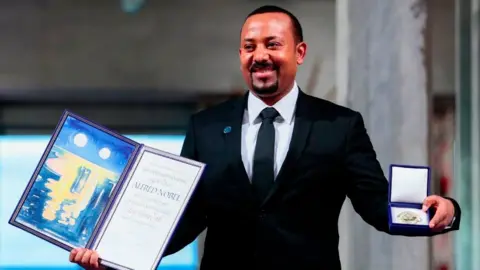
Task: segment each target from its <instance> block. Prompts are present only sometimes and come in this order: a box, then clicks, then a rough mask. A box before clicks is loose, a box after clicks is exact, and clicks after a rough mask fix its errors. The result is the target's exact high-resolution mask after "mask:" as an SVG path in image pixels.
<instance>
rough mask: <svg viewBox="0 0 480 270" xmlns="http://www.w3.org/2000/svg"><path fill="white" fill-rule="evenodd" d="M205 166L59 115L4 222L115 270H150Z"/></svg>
mask: <svg viewBox="0 0 480 270" xmlns="http://www.w3.org/2000/svg"><path fill="white" fill-rule="evenodd" d="M204 168H205V164H203V163H199V162H196V161H193V160H189V159H186V158H183V157H180V156H177V155H174V154H171V153H167V152H164V151H160V150H157V149H154V148H151V147H148V146H146V145H143V144H140V143H137V142H135V141H132V140H130V139H128V138H126V137H124V136H122V135H120V134H117V133H115V132H112V131H110V130H108V129H106V128H105V127H102V126H100V125H98V124H96V123H93V122H91V121H89V120H87V119H85V118H82V117H80V116H78V115H75V114H73V113H71V112H69V111H65V113H64V114H63V115H62V117H61V119H60V122H59V124H58V126H57V128H56V129H55V132H54V134H53V136H52V138H51V140H50V142H49V144H48V146H47V147H46V150H45V152H44V154H43V156H42V158H41V160H40V162H39V164H38V166H37V168H36V169H35V171H34V172H33V176H32V177H31V179H30V181H29V183H28V185H27V187H26V189H25V191H24V192H23V194H22V196H21V198H20V201H19V203H18V205H17V207H16V208H15V211H14V213H13V214H12V216H11V218H10V220H9V223H10V224H11V225H13V226H15V227H18V228H20V229H22V230H24V231H26V232H29V233H31V234H33V235H35V236H37V237H40V238H42V239H44V240H46V241H48V242H50V243H52V244H54V245H57V246H59V247H61V248H63V249H65V250H67V251H71V250H72V249H73V248H76V247H85V248H89V249H94V250H97V251H98V252H99V254H100V256H101V262H102V264H103V265H105V266H109V267H112V268H115V269H135V270H149V269H156V268H157V267H158V265H159V264H160V261H161V258H162V254H163V253H164V251H165V248H166V246H167V244H168V241H169V239H170V237H171V235H172V233H173V230H174V229H175V227H176V224H177V222H178V220H179V219H180V217H181V215H182V213H183V211H184V209H185V206H186V205H187V203H188V201H189V199H190V197H191V195H192V192H193V191H194V189H195V187H196V185H197V183H198V181H199V179H200V176H201V175H202V173H203V170H204Z"/></svg>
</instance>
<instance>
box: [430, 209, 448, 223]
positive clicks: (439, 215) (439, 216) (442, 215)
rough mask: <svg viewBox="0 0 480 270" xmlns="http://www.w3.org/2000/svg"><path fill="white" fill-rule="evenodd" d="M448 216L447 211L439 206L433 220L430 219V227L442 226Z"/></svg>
mask: <svg viewBox="0 0 480 270" xmlns="http://www.w3.org/2000/svg"><path fill="white" fill-rule="evenodd" d="M446 217H447V211H445V209H444V208H443V207H442V208H438V209H437V212H436V213H435V216H433V218H432V220H430V224H429V226H430V228H435V227H437V225H439V226H441V225H442V221H444V220H445V219H446Z"/></svg>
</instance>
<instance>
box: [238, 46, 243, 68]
mask: <svg viewBox="0 0 480 270" xmlns="http://www.w3.org/2000/svg"><path fill="white" fill-rule="evenodd" d="M238 59H239V60H240V61H238V63H239V65H238V67H239V68H240V70H242V49H238Z"/></svg>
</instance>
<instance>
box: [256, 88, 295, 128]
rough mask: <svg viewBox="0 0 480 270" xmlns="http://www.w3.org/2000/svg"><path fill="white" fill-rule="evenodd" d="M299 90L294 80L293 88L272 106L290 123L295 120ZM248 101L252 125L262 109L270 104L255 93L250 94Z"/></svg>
mask: <svg viewBox="0 0 480 270" xmlns="http://www.w3.org/2000/svg"><path fill="white" fill-rule="evenodd" d="M298 91H299V90H298V86H297V82H294V84H293V87H292V89H291V90H290V91H289V92H288V93H287V94H286V95H285V96H284V97H283V98H282V99H280V100H279V101H278V102H277V103H275V104H274V105H273V106H272V107H273V108H275V109H276V110H277V111H278V113H279V114H280V117H281V118H282V119H283V120H284V121H285V122H287V123H289V124H290V123H291V122H292V120H293V114H294V112H295V106H296V104H297V99H298ZM247 102H248V103H247V111H248V123H249V124H250V125H252V124H253V123H255V121H256V120H257V118H258V115H259V114H260V113H261V112H262V110H263V109H265V108H267V107H269V106H268V105H266V104H265V103H264V102H263V101H262V100H261V99H259V98H258V97H257V96H255V95H248V101H247Z"/></svg>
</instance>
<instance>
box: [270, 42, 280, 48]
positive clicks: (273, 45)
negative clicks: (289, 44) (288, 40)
mask: <svg viewBox="0 0 480 270" xmlns="http://www.w3.org/2000/svg"><path fill="white" fill-rule="evenodd" d="M267 46H268V48H273V49H275V48H277V47H280V43H278V42H273V41H271V42H268V44H267Z"/></svg>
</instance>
